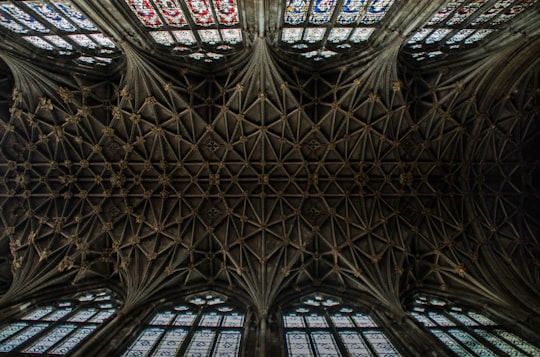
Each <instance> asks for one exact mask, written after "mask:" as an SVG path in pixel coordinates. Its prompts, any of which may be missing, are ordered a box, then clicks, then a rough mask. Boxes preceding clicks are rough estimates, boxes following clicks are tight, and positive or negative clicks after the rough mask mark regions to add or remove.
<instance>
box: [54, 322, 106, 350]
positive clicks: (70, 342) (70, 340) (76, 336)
mask: <svg viewBox="0 0 540 357" xmlns="http://www.w3.org/2000/svg"><path fill="white" fill-rule="evenodd" d="M96 328H97V326H95V325H89V326H85V327H80V328H79V329H77V331H75V333H73V334H71V335H70V336H69V337H67V338H66V339H65V340H64V341H63V342H62V343H61V344H60V345H58V346H57V347H55V348H54V349H52V350H51V351H49V352H48V353H49V354H54V355H66V354H67V353H68V352H69V351H71V349H72V348H73V347H75V346H77V345H78V344H79V343H80V342H81V341H82V340H84V339H85V338H86V337H87V336H88V335H90V334H91V333H92V331H94V330H95V329H96Z"/></svg>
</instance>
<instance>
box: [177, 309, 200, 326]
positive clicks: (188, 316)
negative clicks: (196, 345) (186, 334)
mask: <svg viewBox="0 0 540 357" xmlns="http://www.w3.org/2000/svg"><path fill="white" fill-rule="evenodd" d="M196 317H197V315H195V314H194V313H192V312H187V313H183V314H179V315H178V316H177V317H176V319H175V320H174V325H175V326H191V325H193V322H194V321H195V318H196Z"/></svg>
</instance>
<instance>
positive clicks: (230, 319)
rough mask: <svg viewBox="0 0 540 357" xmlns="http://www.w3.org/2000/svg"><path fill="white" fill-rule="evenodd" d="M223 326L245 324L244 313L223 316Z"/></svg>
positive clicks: (240, 325)
mask: <svg viewBox="0 0 540 357" xmlns="http://www.w3.org/2000/svg"><path fill="white" fill-rule="evenodd" d="M221 326H222V327H242V326H244V315H243V314H230V315H225V316H224V317H223V322H222V323H221Z"/></svg>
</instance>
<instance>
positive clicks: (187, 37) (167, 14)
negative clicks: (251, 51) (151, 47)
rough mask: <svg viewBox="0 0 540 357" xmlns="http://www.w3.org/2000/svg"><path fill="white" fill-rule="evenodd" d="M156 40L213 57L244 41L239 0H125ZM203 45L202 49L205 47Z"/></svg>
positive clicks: (202, 57) (179, 50) (200, 56)
mask: <svg viewBox="0 0 540 357" xmlns="http://www.w3.org/2000/svg"><path fill="white" fill-rule="evenodd" d="M125 1H126V4H127V5H128V6H129V8H130V9H131V10H132V11H133V13H134V14H135V16H137V18H138V19H139V21H140V23H141V24H142V25H143V26H145V27H147V28H148V29H151V31H150V32H149V33H150V36H151V38H152V40H153V41H154V42H155V43H157V44H158V45H160V46H163V47H167V48H169V49H170V50H172V51H174V53H180V54H182V55H187V56H188V57H190V58H194V59H198V60H204V61H213V60H216V59H220V58H222V57H223V56H224V55H225V54H228V53H232V52H234V50H235V46H236V47H238V46H239V45H240V44H241V43H242V30H241V28H240V14H239V10H238V4H237V1H236V0H184V1H180V0H125ZM201 48H202V50H201Z"/></svg>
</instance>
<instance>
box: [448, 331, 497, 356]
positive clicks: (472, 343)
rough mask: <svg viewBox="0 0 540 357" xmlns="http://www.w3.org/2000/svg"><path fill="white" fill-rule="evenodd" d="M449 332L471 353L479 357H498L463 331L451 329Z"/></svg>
mask: <svg viewBox="0 0 540 357" xmlns="http://www.w3.org/2000/svg"><path fill="white" fill-rule="evenodd" d="M448 332H449V333H450V334H451V335H452V336H454V337H455V338H457V339H458V340H459V341H460V342H461V343H463V344H464V345H465V346H467V347H468V348H469V349H470V350H471V351H473V352H474V353H475V354H476V355H477V356H483V357H484V356H486V357H496V356H497V355H496V354H495V353H493V351H491V350H489V349H488V348H487V347H486V346H484V345H482V344H481V343H480V342H478V340H477V339H475V338H474V337H472V336H471V335H470V334H469V333H467V332H465V331H462V330H456V329H451V330H448Z"/></svg>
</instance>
